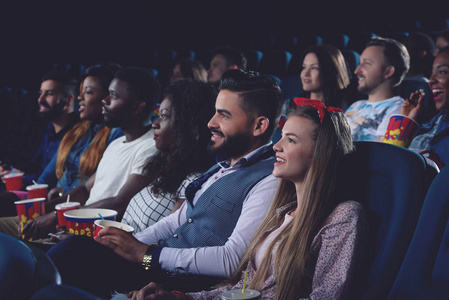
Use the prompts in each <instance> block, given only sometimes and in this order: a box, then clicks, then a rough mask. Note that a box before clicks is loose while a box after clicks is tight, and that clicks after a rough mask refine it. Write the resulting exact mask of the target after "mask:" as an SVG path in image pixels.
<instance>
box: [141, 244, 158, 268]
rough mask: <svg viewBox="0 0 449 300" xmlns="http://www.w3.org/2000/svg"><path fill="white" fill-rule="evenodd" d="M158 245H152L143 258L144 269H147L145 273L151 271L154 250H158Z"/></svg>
mask: <svg viewBox="0 0 449 300" xmlns="http://www.w3.org/2000/svg"><path fill="white" fill-rule="evenodd" d="M157 246H158V244H151V245H150V246H149V247H148V249H147V251H146V252H145V255H144V256H143V261H142V267H143V268H144V269H145V271H149V270H151V262H152V261H153V250H154V248H156V247H157Z"/></svg>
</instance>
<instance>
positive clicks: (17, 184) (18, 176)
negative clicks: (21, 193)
mask: <svg viewBox="0 0 449 300" xmlns="http://www.w3.org/2000/svg"><path fill="white" fill-rule="evenodd" d="M4 178H5V184H6V190H7V191H18V190H21V189H22V187H23V173H14V174H13V173H9V174H6V175H5V177H4Z"/></svg>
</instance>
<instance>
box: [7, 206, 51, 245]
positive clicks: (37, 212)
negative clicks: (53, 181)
mask: <svg viewBox="0 0 449 300" xmlns="http://www.w3.org/2000/svg"><path fill="white" fill-rule="evenodd" d="M14 204H15V205H16V209H17V216H18V217H19V226H20V234H22V232H23V228H25V226H26V224H28V222H29V221H30V220H33V219H36V218H37V217H39V216H42V215H45V198H36V199H28V200H21V201H15V202H14ZM23 237H24V236H23V235H22V238H23Z"/></svg>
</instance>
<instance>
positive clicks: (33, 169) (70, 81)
mask: <svg viewBox="0 0 449 300" xmlns="http://www.w3.org/2000/svg"><path fill="white" fill-rule="evenodd" d="M77 88H78V83H77V81H76V80H75V79H74V78H72V77H71V76H70V75H68V74H67V73H62V72H58V71H50V72H48V73H47V74H45V75H44V76H43V77H42V79H41V87H40V91H39V93H40V95H39V98H38V100H37V102H38V104H39V116H40V117H42V118H45V119H47V120H48V121H49V123H48V126H47V128H46V130H45V133H44V136H43V137H42V141H41V144H40V146H39V148H38V150H37V151H36V153H35V154H34V156H33V157H32V158H30V159H26V160H24V161H22V162H17V163H15V166H14V172H16V173H21V172H24V173H25V174H24V177H23V183H24V186H27V185H30V184H32V183H33V180H36V179H37V177H38V176H39V175H40V173H41V172H42V171H43V170H44V169H45V167H46V166H47V164H48V163H49V162H50V160H51V159H52V157H53V156H54V154H55V153H56V151H57V150H58V147H59V143H60V142H61V140H62V137H63V136H64V135H65V134H66V132H67V131H69V130H70V129H71V128H72V127H73V126H74V125H75V124H76V122H77V121H78V120H79V118H78V115H77V114H76V113H75V112H74V101H75V99H76V97H77ZM9 173H11V168H10V166H9V165H0V176H2V179H3V178H4V176H5V175H6V174H9Z"/></svg>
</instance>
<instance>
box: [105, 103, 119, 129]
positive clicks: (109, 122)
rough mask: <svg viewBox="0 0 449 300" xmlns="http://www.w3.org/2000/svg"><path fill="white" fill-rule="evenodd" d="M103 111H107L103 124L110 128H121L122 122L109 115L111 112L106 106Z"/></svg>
mask: <svg viewBox="0 0 449 300" xmlns="http://www.w3.org/2000/svg"><path fill="white" fill-rule="evenodd" d="M103 110H104V111H105V114H104V115H103V124H104V125H106V126H107V127H109V128H117V127H120V125H121V122H120V120H118V119H116V118H114V117H112V116H111V114H110V113H109V110H108V109H107V108H106V107H105V106H104V105H103Z"/></svg>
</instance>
